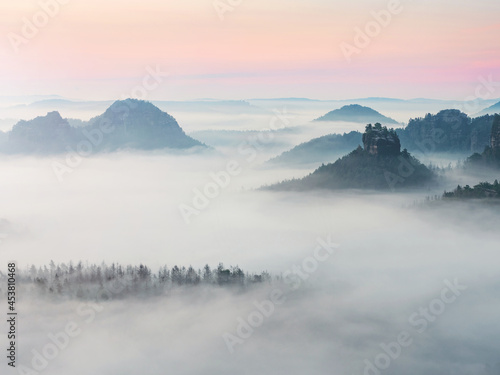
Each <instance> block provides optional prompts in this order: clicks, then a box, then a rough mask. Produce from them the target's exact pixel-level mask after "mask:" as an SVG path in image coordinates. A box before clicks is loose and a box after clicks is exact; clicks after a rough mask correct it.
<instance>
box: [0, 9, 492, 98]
mask: <svg viewBox="0 0 500 375" xmlns="http://www.w3.org/2000/svg"><path fill="white" fill-rule="evenodd" d="M55 1H57V0H36V1H35V0H17V1H15V2H13V1H9V2H6V1H3V2H1V4H0V35H1V36H2V38H1V42H0V67H1V69H0V83H1V84H0V95H27V94H58V95H63V96H66V97H71V98H80V99H115V98H119V97H121V96H124V95H125V96H130V93H131V91H132V90H133V88H134V87H136V86H137V85H138V84H141V82H142V79H143V77H144V76H145V75H146V74H147V73H146V67H148V66H151V67H156V66H159V67H161V69H162V70H163V71H165V72H167V71H168V72H169V74H170V76H169V77H168V78H166V79H164V80H163V81H162V82H161V85H159V87H157V88H155V89H154V90H152V91H150V92H148V99H169V100H182V99H193V98H202V97H211V98H227V99H232V98H234V99H241V98H251V97H289V96H295V97H311V98H318V99H339V98H346V97H366V96H390V97H401V98H412V97H432V98H443V99H446V98H449V99H464V98H465V97H467V96H470V95H474V92H475V87H476V86H477V85H478V84H479V83H478V77H480V76H483V77H488V76H493V78H494V80H495V81H500V41H499V40H498V35H499V33H500V17H499V16H500V2H499V1H498V0H478V1H475V2H470V1H465V0H456V1H453V2H452V3H451V2H449V1H444V0H435V1H430V0H419V1H415V0H413V1H411V0H402V1H401V5H400V10H401V12H400V13H399V14H394V15H392V19H391V20H390V22H389V23H388V25H387V26H386V27H381V28H380V29H381V30H380V32H378V33H376V35H374V36H373V37H371V38H370V44H369V46H368V47H366V48H360V53H359V54H354V55H352V56H351V61H350V62H349V61H347V60H346V58H345V56H344V55H343V53H342V51H341V48H340V45H341V43H343V42H344V43H349V44H351V45H353V46H355V44H354V36H355V28H356V27H358V28H360V29H364V28H365V27H366V26H367V24H368V22H370V21H373V18H372V15H371V12H372V11H381V10H384V9H387V8H388V3H389V1H386V0H384V1H378V0H377V1H375V0H357V1H356V2H353V1H351V0H349V1H346V0H337V1H334V0H328V1H327V0H307V1H306V0H242V1H241V4H240V5H238V6H235V7H234V9H233V10H232V11H228V12H226V13H225V14H224V20H221V19H220V18H219V16H218V14H217V12H216V11H215V9H214V6H213V2H214V0H183V1H182V2H179V1H172V0H161V1H160V0H140V1H136V0H134V1H132V0H106V1H102V0H100V1H97V0H85V1H82V0H64V1H63V0H60V1H61V2H65V3H67V4H64V5H60V7H59V8H60V9H59V10H58V11H57V12H56V14H55V15H54V16H53V17H48V21H47V25H46V26H43V27H39V28H38V29H39V30H38V33H37V35H35V36H34V37H30V38H25V41H26V42H27V43H26V44H21V45H19V48H18V51H17V52H15V48H14V47H13V46H12V44H11V42H10V41H9V38H12V35H13V34H12V33H15V34H17V35H19V36H23V33H22V30H21V29H22V25H23V18H24V17H26V18H27V19H32V18H33V16H34V15H36V14H37V13H39V12H40V11H41V6H40V4H39V3H40V2H43V3H48V2H55ZM391 1H397V0H391ZM220 2H221V3H227V0H221V1H220ZM353 3H354V4H353ZM41 20H42V21H43V18H42V19H41ZM497 90H498V92H495V93H492V94H491V95H492V97H495V98H496V97H500V87H498V89H497Z"/></svg>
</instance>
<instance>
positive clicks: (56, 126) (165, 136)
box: [0, 99, 206, 154]
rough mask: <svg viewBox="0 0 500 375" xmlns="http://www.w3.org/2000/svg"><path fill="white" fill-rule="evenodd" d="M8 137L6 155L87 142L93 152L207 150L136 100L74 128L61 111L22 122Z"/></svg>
mask: <svg viewBox="0 0 500 375" xmlns="http://www.w3.org/2000/svg"><path fill="white" fill-rule="evenodd" d="M4 134H6V137H4V140H3V142H2V143H0V152H4V153H27V154H31V153H36V154H54V153H61V152H66V151H67V150H68V148H69V149H75V148H77V147H78V146H79V145H81V144H83V143H85V144H86V145H87V146H86V148H87V149H88V148H89V147H90V148H91V150H92V152H100V151H116V150H119V149H139V150H153V149H161V148H173V149H187V148H191V147H197V146H198V147H206V146H205V145H203V144H202V143H201V142H199V141H197V140H195V139H193V138H191V137H189V136H187V135H186V134H185V133H184V131H183V130H182V129H181V127H180V126H179V124H178V123H177V121H176V120H175V119H174V118H173V117H172V116H170V115H169V114H168V113H166V112H163V111H161V110H160V109H159V108H157V107H156V106H154V105H153V104H151V103H149V102H146V101H141V100H136V99H126V100H120V101H116V102H114V103H113V104H112V105H111V106H110V107H109V108H108V109H107V110H106V111H105V112H104V113H103V114H102V115H100V116H97V117H95V118H93V119H91V120H90V121H88V122H87V123H82V125H81V126H79V127H73V126H71V125H70V123H69V121H68V120H67V119H63V118H62V117H61V115H60V114H59V112H49V113H48V114H47V115H46V116H39V117H36V118H35V119H33V120H29V121H24V120H23V121H19V122H18V123H17V124H16V125H14V127H13V128H12V130H11V131H10V132H7V133H4ZM89 144H90V146H89Z"/></svg>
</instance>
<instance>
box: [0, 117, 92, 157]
mask: <svg viewBox="0 0 500 375" xmlns="http://www.w3.org/2000/svg"><path fill="white" fill-rule="evenodd" d="M6 134H7V137H6V140H5V142H4V143H3V145H2V146H3V147H0V151H4V152H8V153H18V152H20V153H29V154H31V153H37V154H38V153H39V154H50V153H60V152H65V150H66V147H67V146H69V145H72V144H75V143H76V142H78V141H79V140H80V139H82V136H81V135H80V133H79V132H78V131H77V130H76V129H75V128H73V127H71V126H70V124H69V123H68V121H67V120H65V119H63V118H62V117H61V115H60V114H59V112H49V113H47V115H46V116H40V117H36V118H35V119H33V120H30V121H24V120H22V121H19V122H18V123H17V124H16V125H14V126H13V127H12V130H11V131H10V132H7V133H6Z"/></svg>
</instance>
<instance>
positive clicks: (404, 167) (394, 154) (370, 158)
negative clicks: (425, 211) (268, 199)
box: [264, 124, 434, 191]
mask: <svg viewBox="0 0 500 375" xmlns="http://www.w3.org/2000/svg"><path fill="white" fill-rule="evenodd" d="M363 141H364V142H363V143H364V146H365V149H362V148H361V147H360V146H358V148H357V149H356V150H354V151H352V152H351V153H350V154H348V155H346V156H344V157H343V158H341V159H338V160H337V161H336V162H335V163H332V164H327V165H322V166H321V167H320V168H318V169H317V170H315V171H314V172H313V173H311V174H310V175H308V176H306V177H304V178H303V179H299V180H291V181H284V182H281V183H278V184H276V185H272V186H269V187H265V188H264V189H268V190H298V191H304V190H311V189H374V190H389V189H391V190H392V189H400V188H410V187H421V186H424V185H426V184H429V183H430V182H432V180H433V178H434V174H433V172H431V171H430V170H429V169H428V168H427V167H426V166H424V165H423V164H422V163H420V162H419V161H418V160H417V159H416V158H414V157H413V156H411V155H410V154H409V153H408V152H407V151H406V149H405V150H403V151H402V152H401V151H400V143H399V139H398V137H397V135H396V133H395V131H394V130H388V129H387V128H385V127H382V126H381V125H380V124H375V126H373V127H372V126H371V125H368V126H367V127H366V132H365V133H364V134H363Z"/></svg>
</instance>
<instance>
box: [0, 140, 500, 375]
mask: <svg viewBox="0 0 500 375" xmlns="http://www.w3.org/2000/svg"><path fill="white" fill-rule="evenodd" d="M274 136H275V137H276V138H277V139H278V137H279V132H276V133H275V134H274ZM258 145H259V144H257V146H258ZM245 149H246V150H247V152H246V153H244V152H243V153H241V152H238V151H237V148H232V147H228V148H226V149H225V150H223V151H219V150H217V152H209V153H204V154H202V155H198V154H189V153H177V154H175V153H166V152H163V151H157V152H149V153H145V152H119V153H111V154H102V155H97V156H92V157H87V158H83V160H82V161H81V163H80V164H79V165H78V166H77V167H75V168H73V170H72V172H70V173H67V174H65V175H64V178H63V179H62V181H61V180H60V179H58V178H57V176H56V174H55V173H54V170H53V167H52V166H53V163H54V161H61V160H64V157H65V155H58V156H57V155H56V156H51V157H44V158H35V157H18V156H9V157H6V158H3V159H2V161H1V162H0V171H1V173H2V175H3V176H4V179H3V181H4V182H3V189H2V214H1V215H2V218H3V219H4V220H5V222H4V224H3V226H2V231H3V232H4V233H3V239H2V243H1V244H0V252H1V255H2V259H9V260H16V261H17V262H18V267H19V268H21V269H23V268H26V269H27V268H28V267H29V266H30V265H31V264H34V265H35V266H36V267H39V266H43V265H47V264H48V262H49V261H50V260H53V261H54V262H55V263H65V264H68V263H69V262H70V261H72V262H74V263H76V262H78V261H79V260H82V261H84V262H89V263H96V264H100V263H101V262H105V263H106V264H108V265H109V264H111V263H113V262H120V263H122V264H132V265H139V264H144V265H147V266H148V267H150V268H151V270H152V271H153V272H155V273H156V272H157V271H158V269H159V268H160V267H161V266H163V265H168V266H169V267H172V266H174V265H178V266H186V267H187V266H190V265H191V266H193V267H194V268H195V269H202V268H203V267H204V265H205V264H209V265H210V266H211V267H214V266H216V265H217V264H218V263H219V262H223V263H224V265H225V266H226V267H229V266H231V265H232V266H239V267H241V268H243V269H244V270H245V271H247V272H250V273H255V274H259V273H261V272H262V271H267V272H269V273H270V274H271V275H272V280H271V281H268V282H263V283H259V284H258V285H254V286H252V287H249V288H243V289H238V288H236V289H235V288H225V287H221V286H218V285H214V286H198V287H196V286H194V287H173V288H171V289H168V290H167V291H165V292H164V293H162V294H160V295H156V296H151V297H147V296H143V297H140V296H131V297H130V298H113V296H112V295H111V298H107V299H106V300H102V299H98V298H97V299H94V298H83V299H75V298H69V297H64V296H60V297H57V296H56V297H54V296H52V297H51V296H46V295H39V294H37V293H36V292H34V291H30V290H25V291H24V292H20V295H19V302H18V304H19V309H20V313H19V314H20V315H19V319H20V321H21V323H20V325H19V329H20V332H19V335H20V337H21V338H22V341H20V344H19V364H20V365H22V366H24V369H26V371H36V372H25V373H48V374H54V375H58V374H67V373H68V372H71V373H73V374H88V373H91V372H94V373H95V372H100V373H104V372H105V373H108V374H136V373H138V372H140V373H144V374H157V373H159V372H164V371H169V372H173V373H176V374H201V373H203V374H216V373H232V372H236V371H237V372H240V373H245V374H254V373H256V372H263V373H269V374H299V373H304V372H307V373H310V374H325V373H338V374H378V373H385V374H399V373H407V374H422V373H434V374H448V373H450V372H451V373H455V374H469V373H474V374H498V371H499V363H498V349H499V347H498V343H497V342H498V340H497V339H496V338H497V337H498V334H499V332H498V329H497V327H498V324H496V320H497V317H498V310H499V309H500V301H499V299H498V298H497V297H496V293H495V291H496V290H497V288H498V287H499V283H500V277H499V276H498V271H497V264H498V261H499V257H500V256H499V255H498V241H499V239H500V238H499V233H498V226H499V224H500V214H499V211H498V206H486V205H482V206H481V205H478V204H476V203H475V202H470V203H460V202H441V201H436V202H433V201H431V202H429V201H428V200H427V197H434V196H436V195H439V196H441V195H442V193H443V192H444V190H451V189H453V188H455V187H456V184H457V183H462V184H463V183H468V184H470V185H473V184H475V183H477V182H480V181H483V180H488V181H492V180H493V179H494V178H495V175H494V174H492V173H491V172H485V173H484V174H483V175H477V174H476V175H471V174H469V173H466V172H465V171H463V170H460V169H453V170H451V171H447V172H446V173H445V174H444V176H443V177H442V179H441V182H440V184H439V185H438V186H436V187H435V188H433V189H431V190H426V191H413V192H412V191H409V192H398V191H396V192H392V191H390V189H389V188H388V190H387V192H375V191H365V192H361V191H349V190H347V191H346V190H343V191H320V190H319V191H313V192H309V193H276V192H267V191H262V190H259V189H258V188H259V187H261V186H263V185H266V184H271V183H275V182H278V181H281V180H283V179H289V178H293V177H302V176H304V175H305V174H307V173H309V171H305V170H304V169H303V167H300V166H298V167H297V168H295V166H293V165H291V166H287V167H273V168H270V167H266V166H265V162H266V160H268V159H269V158H270V157H272V156H273V155H276V154H278V153H279V152H280V150H279V149H275V148H273V147H264V146H262V147H256V148H251V147H247V148H245ZM249 150H253V152H249ZM251 156H252V157H251ZM428 157H429V160H432V156H431V155H429V156H428ZM450 159H452V158H450ZM434 162H435V163H436V164H445V163H444V162H443V161H442V160H441V159H438V158H437V159H435V160H434ZM229 163H232V164H231V166H230V167H228V165H229ZM228 170H230V171H233V172H234V173H233V174H229V172H227V171H228ZM235 171H237V173H236V172H235ZM214 176H215V177H214ZM217 176H219V177H217ZM223 176H229V179H224V177H223ZM217 178H220V179H222V180H223V182H224V183H220V184H219V185H217V183H216V185H214V184H213V183H214V181H217V180H216V179H217ZM219 182H220V181H219ZM221 184H222V185H224V187H222V186H221ZM207 186H211V187H210V188H208V190H206V189H207ZM214 186H218V188H217V189H215V190H214V188H213V187H214ZM210 189H212V190H210ZM206 191H209V192H210V195H211V196H212V197H208V196H207V194H206ZM197 192H198V193H197ZM199 194H202V195H203V196H204V197H205V198H204V199H201V198H200V197H199ZM196 199H197V200H196ZM200 199H201V200H200ZM195 201H196V202H195ZM200 202H201V203H200ZM206 202H208V204H206V206H204V203H206ZM197 203H198V204H197ZM187 206H189V207H190V208H193V210H188V211H187V212H188V214H186V211H182V209H181V207H187ZM195 211H196V213H193V212H195ZM183 212H184V214H183ZM321 241H323V243H324V242H327V243H335V244H338V251H335V253H334V255H331V254H330V255H331V256H325V254H327V253H325V252H323V253H321V254H322V256H321V259H320V258H319V255H318V254H319V253H318V252H317V248H318V246H319V245H318V244H321ZM315 256H318V257H317V258H315ZM311 259H315V261H314V260H313V261H311ZM311 262H312V263H311ZM2 285H3V284H2ZM450 285H451V287H450ZM443 290H447V292H443ZM276 291H278V292H276ZM276 293H278V295H279V296H280V298H279V299H277V300H276V303H273V304H272V309H271V308H270V307H269V306H270V305H268V304H267V305H266V304H265V303H264V304H263V301H270V300H272V296H274V297H276V295H277V294H276ZM443 296H444V297H443ZM443 298H444V300H443ZM256 306H261V309H263V310H259V308H258V307H256ZM262 306H264V307H262ZM265 306H267V307H268V309H267V310H266V308H265ZM421 308H423V309H425V310H421ZM271 310H272V311H271ZM260 311H267V313H266V314H264V313H261V312H260ZM252 314H253V315H252ZM259 314H260V315H259ZM259 317H261V318H259ZM249 319H250V320H249ZM252 319H254V320H252ZM255 319H256V320H255ZM249 321H250V323H249ZM242 322H243V323H242ZM68 324H70V328H71V329H70V332H72V334H73V335H74V337H70V336H69V335H67V337H68V341H67V342H66V341H65V340H64V337H65V336H64V335H63V336H61V335H60V333H61V332H66V331H65V330H66V329H67V326H68ZM3 325H4V326H6V324H5V323H3ZM49 335H50V336H49ZM50 337H52V338H54V337H56V338H57V337H59V339H60V340H61V341H60V342H59V344H60V346H61V347H62V349H61V348H59V349H58V353H57V355H55V356H54V358H51V359H49V358H47V356H45V355H44V350H45V351H46V352H45V354H50V356H51V355H52V354H53V353H51V352H50V349H53V347H50V344H51V343H54V341H53V340H52V339H51V338H50ZM61 337H62V338H61ZM398 340H399V341H398ZM403 344H404V345H403ZM47 345H49V349H47ZM384 348H385V349H384ZM398 348H399V349H398ZM33 350H34V351H35V352H33ZM36 353H39V354H40V355H42V356H43V358H44V359H40V357H39V356H37V355H36ZM33 360H35V362H32V361H33ZM37 361H38V362H37ZM44 361H46V363H45V362H44ZM34 364H35V365H38V366H39V368H38V370H37V369H36V368H35V367H36V366H35V367H34ZM23 371H24V370H23ZM21 373H22V372H21Z"/></svg>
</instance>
